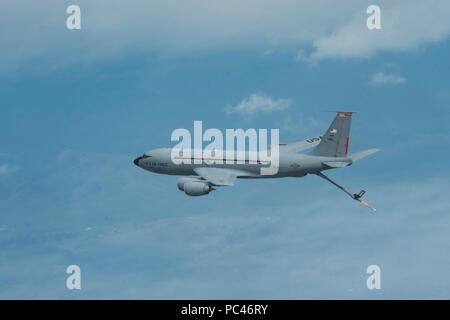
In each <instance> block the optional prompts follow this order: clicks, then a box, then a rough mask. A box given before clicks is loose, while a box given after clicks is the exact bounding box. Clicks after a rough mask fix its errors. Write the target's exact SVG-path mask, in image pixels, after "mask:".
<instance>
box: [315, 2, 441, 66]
mask: <svg viewBox="0 0 450 320" xmlns="http://www.w3.org/2000/svg"><path fill="white" fill-rule="evenodd" d="M378 4H379V5H380V7H381V26H382V29H381V30H369V29H368V28H367V27H366V19H367V17H368V16H367V15H364V14H363V13H364V12H363V7H361V6H358V7H359V8H360V9H359V10H358V11H357V12H355V13H354V14H353V16H351V17H349V21H348V22H346V23H345V24H343V25H340V26H337V28H336V29H335V30H334V31H333V32H332V33H330V34H328V35H323V36H321V37H319V38H318V39H316V40H314V43H313V46H314V47H315V51H314V52H313V54H312V55H311V57H310V58H311V60H313V61H318V60H322V59H326V58H354V57H357V58H367V57H371V56H373V55H374V54H376V53H378V52H380V51H394V52H395V51H408V50H414V49H416V48H418V47H419V46H421V45H425V44H429V43H433V42H438V41H442V40H445V39H446V38H447V37H448V36H449V35H450V19H448V17H449V15H450V2H449V1H446V0H434V1H378Z"/></svg>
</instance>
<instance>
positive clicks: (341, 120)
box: [310, 111, 354, 157]
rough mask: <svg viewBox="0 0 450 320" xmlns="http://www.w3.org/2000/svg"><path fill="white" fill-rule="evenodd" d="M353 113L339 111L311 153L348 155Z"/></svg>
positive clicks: (316, 154) (331, 155) (328, 155)
mask: <svg viewBox="0 0 450 320" xmlns="http://www.w3.org/2000/svg"><path fill="white" fill-rule="evenodd" d="M353 113H354V112H344V111H340V112H338V113H337V115H336V117H335V118H334V120H333V122H332V123H331V125H330V127H329V128H328V130H327V132H325V134H324V135H323V138H322V141H320V143H319V145H318V146H317V147H316V148H315V149H314V150H313V151H311V152H310V154H311V155H315V156H324V157H346V156H347V153H348V141H349V136H350V124H351V121H352V115H353Z"/></svg>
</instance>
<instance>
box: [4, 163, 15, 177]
mask: <svg viewBox="0 0 450 320" xmlns="http://www.w3.org/2000/svg"><path fill="white" fill-rule="evenodd" d="M17 169H19V167H17V166H10V165H8V164H2V165H0V175H7V174H10V173H13V172H14V171H16V170H17Z"/></svg>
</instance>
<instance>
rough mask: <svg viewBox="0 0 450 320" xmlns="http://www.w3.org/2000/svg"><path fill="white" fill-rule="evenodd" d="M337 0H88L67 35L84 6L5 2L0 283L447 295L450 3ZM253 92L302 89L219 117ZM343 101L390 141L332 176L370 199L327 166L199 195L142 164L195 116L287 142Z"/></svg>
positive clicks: (357, 123)
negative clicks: (76, 278)
mask: <svg viewBox="0 0 450 320" xmlns="http://www.w3.org/2000/svg"><path fill="white" fill-rule="evenodd" d="M332 3H333V2H331V1H318V2H310V1H303V2H298V3H297V2H290V1H285V2H281V3H280V2H277V3H272V2H267V4H265V5H264V6H262V5H261V4H258V2H254V1H248V2H245V3H244V4H243V3H240V2H237V1H228V2H227V3H225V2H223V3H222V2H217V3H215V5H212V4H208V3H206V2H203V1H196V2H195V5H194V4H193V5H192V6H186V5H183V4H182V3H179V2H176V1H166V2H148V3H146V4H145V5H143V4H142V3H141V4H139V3H138V2H136V3H134V2H133V1H131V2H127V4H125V3H122V2H119V1H117V2H115V1H112V2H111V1H109V2H107V1H96V2H95V4H94V3H91V2H88V1H79V2H78V4H79V5H80V7H81V10H82V29H81V30H72V31H69V30H67V29H66V28H65V19H66V17H67V14H66V13H65V9H66V7H67V6H68V5H70V4H72V3H69V2H67V3H64V1H62V2H60V3H58V4H55V3H54V2H53V1H42V2H41V3H40V4H31V5H30V4H28V3H27V2H25V1H14V2H13V1H5V2H2V4H1V5H0V7H1V9H2V11H3V12H6V13H8V14H7V17H5V19H2V26H1V29H2V30H3V33H2V34H0V41H1V42H2V44H3V45H2V52H1V53H0V60H1V61H2V62H0V96H1V97H2V103H1V114H2V116H1V117H0V133H1V135H0V136H1V140H0V141H1V143H0V146H1V149H0V249H1V250H0V298H3V299H5V298H65V299H78V298H99V299H102V298H138V299H142V298H151V299H161V298H165V299H171V298H205V299H208V298H266V299H270V298H274V299H280V298H287V299H302V298H325V299H330V298H344V299H360V298H369V299H372V298H373V299H379V298H388V299H391V298H440V299H448V297H449V295H450V289H449V288H450V271H449V270H450V268H449V267H448V266H449V264H450V256H449V255H448V252H449V249H450V245H449V243H450V236H449V232H448V230H449V227H450V217H449V215H448V214H449V212H450V200H449V198H448V195H447V191H448V190H449V187H450V181H449V173H450V170H449V168H448V166H447V165H446V163H447V162H448V160H449V144H450V132H449V129H448V122H449V118H450V117H449V116H450V110H449V103H450V76H449V74H448V72H447V71H448V70H449V69H450V68H449V67H450V62H449V60H448V56H449V55H450V42H449V39H448V35H449V34H450V24H449V22H448V19H447V18H446V17H448V13H449V12H450V5H448V3H447V2H445V1H435V2H434V6H431V5H430V6H428V5H427V10H424V8H425V7H424V5H423V4H421V2H419V1H391V2H388V1H379V4H380V7H381V10H382V30H377V31H368V30H367V28H366V26H365V19H366V17H367V14H366V13H365V9H366V7H367V6H368V5H369V4H372V2H367V3H365V2H364V1H346V2H344V3H345V4H342V5H341V6H332ZM38 9H39V10H38ZM37 12H39V13H37ZM401 13H403V14H401ZM417 14H423V19H422V20H423V23H421V24H417V22H416V20H415V18H414V19H412V18H411V17H415V16H417ZM252 95H258V96H262V97H264V99H268V100H270V101H274V102H276V101H279V100H280V99H285V100H289V101H290V104H289V106H288V107H287V108H284V109H282V110H272V111H271V112H269V111H267V110H266V112H262V111H261V112H258V110H259V109H258V108H259V107H260V106H258V105H256V106H254V107H255V108H254V109H252V110H255V111H254V112H252V114H251V116H248V115H244V114H240V113H239V112H235V113H231V114H229V113H227V112H226V108H227V106H231V107H236V106H238V105H239V104H242V103H243V102H245V101H246V99H247V100H248V99H249V97H251V96H252ZM244 104H245V103H244ZM341 108H343V109H346V110H347V109H348V110H355V111H357V112H358V113H357V114H356V115H355V117H354V119H353V123H352V129H351V138H350V152H356V151H360V150H364V149H368V148H373V147H376V148H380V149H381V150H382V151H381V152H379V153H376V154H375V155H373V156H371V157H369V158H366V159H364V160H362V161H360V162H358V163H357V164H355V165H354V166H352V167H350V168H346V169H342V170H336V171H333V172H330V174H329V175H330V177H332V178H335V179H336V180H337V181H339V182H341V183H343V184H344V185H345V186H346V187H348V188H349V189H350V190H355V191H357V190H360V189H361V188H364V189H365V190H367V191H368V192H367V195H366V196H365V197H366V199H367V201H368V202H369V203H371V204H373V205H374V206H375V207H377V209H378V211H377V213H376V214H371V213H370V212H369V211H368V210H367V209H366V208H364V207H363V206H359V205H358V204H357V203H355V202H353V201H350V200H349V199H348V197H347V196H345V194H343V193H342V192H340V191H339V190H337V189H336V188H334V187H333V186H332V185H330V184H327V183H326V182H324V181H322V180H319V179H318V178H317V177H310V176H307V177H305V178H302V179H291V178H289V179H277V180H269V181H267V182H261V181H247V180H244V181H238V182H237V183H236V185H235V186H234V187H233V188H222V189H220V190H218V191H215V192H213V193H211V194H209V195H208V196H205V197H198V198H192V197H188V196H186V195H185V194H184V193H182V192H180V191H178V189H177V188H176V177H169V176H160V175H155V174H151V173H148V172H145V171H143V170H140V169H138V168H137V167H136V166H134V165H133V163H132V160H133V159H134V158H135V157H136V156H138V155H140V154H142V153H143V152H144V151H147V150H149V149H152V148H158V147H165V146H171V145H173V144H172V143H171V142H170V135H171V133H172V130H174V129H176V128H187V129H192V128H193V121H194V120H202V121H203V126H204V128H218V129H222V130H225V129H226V128H244V129H245V128H279V129H280V140H281V141H283V142H289V141H295V140H300V139H303V138H307V137H312V136H315V135H318V134H322V133H323V132H324V131H325V130H326V128H327V127H328V125H329V123H330V122H331V120H332V118H333V115H332V114H330V113H327V112H324V111H326V110H335V109H341ZM71 264H77V265H79V266H80V267H81V271H82V290H79V291H76V290H74V291H69V290H67V289H66V288H65V280H66V277H67V274H66V273H65V270H66V268H67V266H68V265H71ZM371 264H377V265H379V266H380V268H381V272H382V289H381V290H374V291H370V290H368V289H367V288H366V285H365V284H366V278H367V276H368V275H366V273H365V271H366V268H367V266H369V265H371Z"/></svg>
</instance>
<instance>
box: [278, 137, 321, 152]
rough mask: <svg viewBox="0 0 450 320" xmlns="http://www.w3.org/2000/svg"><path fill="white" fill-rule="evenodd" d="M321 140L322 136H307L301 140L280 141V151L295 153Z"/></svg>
mask: <svg viewBox="0 0 450 320" xmlns="http://www.w3.org/2000/svg"><path fill="white" fill-rule="evenodd" d="M321 140H322V136H317V137H313V138H309V139H306V140H302V141H297V142H292V143H280V144H279V147H280V151H283V152H291V153H297V152H300V151H303V150H306V149H309V148H312V147H315V146H317V145H318V144H319V142H320V141H321Z"/></svg>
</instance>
